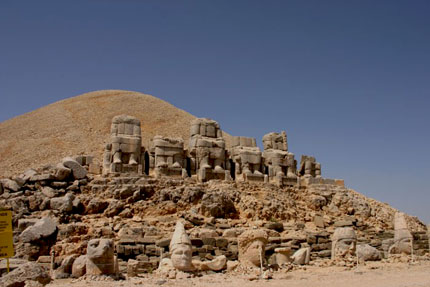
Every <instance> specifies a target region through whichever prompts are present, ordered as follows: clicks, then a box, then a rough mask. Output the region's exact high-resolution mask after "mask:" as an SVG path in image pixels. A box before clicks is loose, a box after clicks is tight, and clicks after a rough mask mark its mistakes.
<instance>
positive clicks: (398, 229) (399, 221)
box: [389, 212, 413, 254]
mask: <svg viewBox="0 0 430 287" xmlns="http://www.w3.org/2000/svg"><path fill="white" fill-rule="evenodd" d="M412 244H413V236H412V233H411V232H410V231H409V229H408V224H407V222H406V215H405V214H404V213H403V212H397V213H396V214H395V215H394V244H393V245H392V246H391V247H390V249H389V253H390V254H401V253H404V254H411V250H412Z"/></svg>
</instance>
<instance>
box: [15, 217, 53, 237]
mask: <svg viewBox="0 0 430 287" xmlns="http://www.w3.org/2000/svg"><path fill="white" fill-rule="evenodd" d="M57 231H58V228H57V224H56V223H55V222H54V221H53V220H52V219H51V218H49V217H44V218H42V219H41V220H39V221H38V222H36V224H34V225H33V226H29V227H27V228H26V229H25V230H24V231H23V232H22V233H21V234H20V236H19V238H20V240H21V241H22V242H33V241H38V240H41V239H44V238H48V237H51V236H53V235H54V234H56V233H57Z"/></svg>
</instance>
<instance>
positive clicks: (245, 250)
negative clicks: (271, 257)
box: [238, 230, 268, 267]
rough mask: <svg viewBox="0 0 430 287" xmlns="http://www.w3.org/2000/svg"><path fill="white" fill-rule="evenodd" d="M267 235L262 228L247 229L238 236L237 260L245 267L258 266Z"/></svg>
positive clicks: (261, 258) (262, 257) (262, 255)
mask: <svg viewBox="0 0 430 287" xmlns="http://www.w3.org/2000/svg"><path fill="white" fill-rule="evenodd" d="M267 239H268V235H267V233H266V232H265V231H263V230H248V231H245V232H244V233H242V234H241V235H240V236H239V237H238V245H239V262H240V264H242V265H244V266H247V267H260V264H261V260H262V261H263V262H264V253H265V248H266V244H267Z"/></svg>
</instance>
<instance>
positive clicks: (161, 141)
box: [150, 136, 187, 177]
mask: <svg viewBox="0 0 430 287" xmlns="http://www.w3.org/2000/svg"><path fill="white" fill-rule="evenodd" d="M150 151H151V156H150V162H153V167H154V170H155V177H160V176H186V175H187V173H186V170H185V167H186V156H185V151H184V141H183V140H182V139H177V138H169V137H162V136H155V137H154V139H153V141H152V147H151V149H150Z"/></svg>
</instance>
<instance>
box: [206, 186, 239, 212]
mask: <svg viewBox="0 0 430 287" xmlns="http://www.w3.org/2000/svg"><path fill="white" fill-rule="evenodd" d="M200 211H201V213H202V214H203V215H205V216H213V217H215V218H231V217H236V215H237V210H236V208H235V206H234V202H233V199H232V198H231V196H230V195H229V194H227V193H226V192H222V191H220V192H212V193H206V194H205V195H204V196H203V198H202V204H201V208H200Z"/></svg>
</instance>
